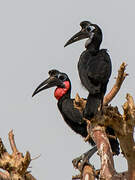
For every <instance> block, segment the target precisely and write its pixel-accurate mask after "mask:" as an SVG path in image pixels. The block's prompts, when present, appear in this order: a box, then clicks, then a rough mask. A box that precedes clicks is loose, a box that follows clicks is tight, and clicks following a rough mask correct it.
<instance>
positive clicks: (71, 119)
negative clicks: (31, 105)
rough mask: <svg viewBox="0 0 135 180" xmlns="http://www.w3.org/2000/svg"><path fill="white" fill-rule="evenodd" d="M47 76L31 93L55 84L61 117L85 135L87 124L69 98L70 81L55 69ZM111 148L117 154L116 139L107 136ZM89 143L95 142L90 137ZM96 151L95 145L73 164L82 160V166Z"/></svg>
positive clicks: (109, 130)
mask: <svg viewBox="0 0 135 180" xmlns="http://www.w3.org/2000/svg"><path fill="white" fill-rule="evenodd" d="M49 76H50V77H49V78H48V79H46V80H45V81H44V82H42V83H41V84H40V85H39V86H38V87H37V88H36V90H35V91H34V93H33V95H32V96H34V95H36V94H37V93H39V92H40V91H42V90H45V89H48V88H51V87H54V86H56V87H57V88H56V89H55V92H54V96H55V98H56V99H57V100H58V103H57V105H58V109H59V111H60V113H61V114H62V116H63V119H64V120H65V122H66V123H67V124H68V126H69V127H70V128H71V129H72V130H73V131H75V132H76V133H78V134H80V135H81V136H82V137H87V135H88V133H87V124H86V121H84V120H83V118H82V114H81V113H80V111H79V110H78V109H76V108H74V103H73V101H74V99H71V82H70V79H69V78H68V76H67V74H65V73H62V72H60V71H58V70H56V69H53V70H50V71H49ZM106 132H107V133H108V134H110V135H113V136H114V131H113V129H111V128H109V127H108V128H107V130H106ZM109 141H110V144H111V148H112V151H113V153H114V154H116V155H118V154H119V143H118V141H117V139H111V138H109ZM89 143H90V144H91V145H92V146H94V145H95V143H94V141H93V140H92V138H91V139H89ZM96 151H97V148H96V146H94V147H93V149H91V150H89V151H88V152H86V153H84V154H83V155H82V156H80V157H79V158H76V159H75V160H74V165H77V163H78V161H80V160H82V163H81V164H82V167H83V164H84V163H85V162H86V161H87V160H88V159H89V158H90V157H91V156H92V155H93V154H94V153H95V152H96Z"/></svg>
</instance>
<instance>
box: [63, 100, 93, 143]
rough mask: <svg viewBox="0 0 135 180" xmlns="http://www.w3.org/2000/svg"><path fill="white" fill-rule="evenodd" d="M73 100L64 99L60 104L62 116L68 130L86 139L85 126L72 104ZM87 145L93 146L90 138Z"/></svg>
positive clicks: (80, 115)
mask: <svg viewBox="0 0 135 180" xmlns="http://www.w3.org/2000/svg"><path fill="white" fill-rule="evenodd" d="M73 101H74V99H65V100H64V101H63V103H62V112H61V114H62V116H63V118H64V120H65V121H66V123H67V124H68V125H69V126H70V128H71V129H72V130H73V131H74V132H76V133H78V134H80V135H81V136H82V137H87V135H88V133H87V124H86V122H85V121H84V120H83V119H82V114H81V113H80V111H79V110H78V109H76V108H74V104H73ZM89 143H90V144H91V145H92V146H94V145H95V143H94V141H93V140H92V138H90V139H89Z"/></svg>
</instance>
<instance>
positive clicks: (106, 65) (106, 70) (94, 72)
mask: <svg viewBox="0 0 135 180" xmlns="http://www.w3.org/2000/svg"><path fill="white" fill-rule="evenodd" d="M111 71H112V66H111V60H110V56H109V55H108V54H107V53H106V52H105V53H102V54H101V53H100V54H99V55H98V56H96V57H95V59H94V60H93V61H90V62H89V65H88V68H87V75H88V78H89V80H90V83H91V86H93V88H94V89H93V88H91V91H92V94H93V91H94V90H95V93H96V92H97V93H98V91H99V92H100V89H101V86H102V85H105V86H106V84H107V83H108V81H109V78H110V75H111Z"/></svg>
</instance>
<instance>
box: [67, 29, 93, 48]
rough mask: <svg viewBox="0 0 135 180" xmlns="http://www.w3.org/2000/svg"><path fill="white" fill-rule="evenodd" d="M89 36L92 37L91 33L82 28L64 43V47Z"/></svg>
mask: <svg viewBox="0 0 135 180" xmlns="http://www.w3.org/2000/svg"><path fill="white" fill-rule="evenodd" d="M89 37H90V34H89V33H88V32H87V31H85V29H82V30H81V31H80V32H78V33H76V34H75V35H74V36H73V37H72V38H71V39H69V40H68V41H67V43H66V44H65V45H64V47H66V46H68V45H69V44H72V43H74V42H76V41H79V40H82V39H85V38H89Z"/></svg>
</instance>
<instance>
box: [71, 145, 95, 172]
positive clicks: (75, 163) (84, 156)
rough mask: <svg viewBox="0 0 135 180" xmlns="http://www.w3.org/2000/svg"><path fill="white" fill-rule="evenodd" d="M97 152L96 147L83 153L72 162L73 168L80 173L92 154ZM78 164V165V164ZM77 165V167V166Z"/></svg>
mask: <svg viewBox="0 0 135 180" xmlns="http://www.w3.org/2000/svg"><path fill="white" fill-rule="evenodd" d="M96 151H97V147H96V146H94V147H93V148H92V149H90V150H89V151H87V152H85V153H84V154H82V155H81V156H79V157H77V158H75V159H73V160H72V163H73V166H74V167H75V168H77V169H79V170H80V171H82V169H83V167H84V165H85V164H88V162H89V159H90V158H91V157H92V156H93V154H94V153H95V152H96ZM79 163H80V164H79ZM78 165H79V166H78Z"/></svg>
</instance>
